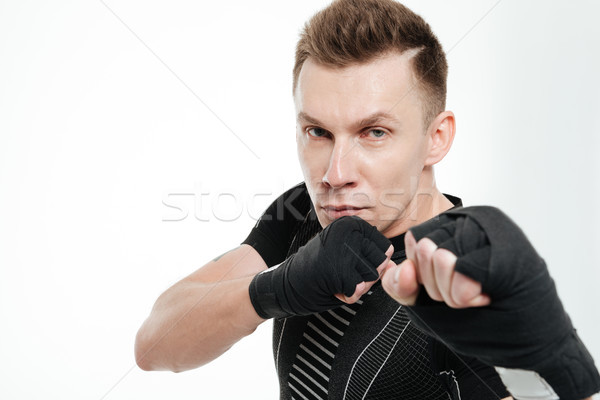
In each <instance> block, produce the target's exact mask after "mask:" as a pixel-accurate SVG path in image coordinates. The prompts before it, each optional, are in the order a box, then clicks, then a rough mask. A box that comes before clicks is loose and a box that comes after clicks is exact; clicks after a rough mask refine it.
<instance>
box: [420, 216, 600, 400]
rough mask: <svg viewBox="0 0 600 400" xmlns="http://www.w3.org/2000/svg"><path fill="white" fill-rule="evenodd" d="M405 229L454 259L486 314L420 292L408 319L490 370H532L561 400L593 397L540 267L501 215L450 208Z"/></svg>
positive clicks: (582, 354) (586, 361)
mask: <svg viewBox="0 0 600 400" xmlns="http://www.w3.org/2000/svg"><path fill="white" fill-rule="evenodd" d="M410 230H411V232H412V233H413V234H414V236H415V239H417V240H420V239H421V238H423V237H428V238H430V239H431V240H433V241H434V242H435V243H436V244H437V245H438V247H442V248H446V249H448V250H450V251H452V252H453V253H454V254H456V255H457V257H458V258H457V262H456V271H458V272H461V273H463V274H465V275H467V276H469V277H471V278H473V279H475V280H476V281H478V282H480V283H481V284H482V289H483V291H484V292H485V293H487V294H489V295H490V297H491V304H490V305H489V306H487V307H479V308H467V309H452V308H450V307H448V306H447V305H446V304H445V303H443V302H437V301H434V300H432V299H431V298H430V297H429V296H428V295H427V293H426V291H425V290H421V291H420V294H419V296H418V298H417V302H416V304H415V306H413V307H410V308H409V315H411V317H412V318H413V321H414V322H415V323H416V324H417V325H419V326H420V327H421V328H422V329H423V330H424V331H425V332H428V333H429V334H433V335H436V336H437V335H439V336H440V337H441V338H442V339H443V340H444V341H445V343H447V344H448V345H450V346H451V347H452V348H454V349H455V350H457V351H458V352H460V353H462V354H467V355H471V356H475V357H477V358H479V359H480V360H482V361H484V362H486V363H488V364H490V365H494V366H500V367H506V368H520V369H526V370H533V371H536V372H538V373H539V374H540V375H541V376H542V377H543V378H544V379H546V381H547V382H548V383H549V384H550V385H551V386H552V388H553V389H554V391H555V392H556V393H557V394H558V396H559V397H560V398H561V399H566V400H569V399H573V400H575V399H582V398H584V397H588V396H591V395H592V394H594V393H596V392H598V391H600V375H599V374H598V371H597V369H596V367H595V366H594V361H593V359H592V357H591V355H590V354H589V352H588V351H587V349H586V348H585V346H584V345H583V344H582V343H581V341H580V340H579V337H578V336H577V332H576V331H575V329H574V328H573V326H572V324H571V320H570V318H569V316H568V315H567V313H566V312H565V310H564V308H563V306H562V303H561V301H560V299H559V297H558V294H557V292H556V287H555V285H554V281H553V280H552V278H551V277H550V274H549V273H548V269H547V268H546V264H545V262H544V260H543V259H542V258H541V257H540V256H539V255H538V254H537V252H536V251H535V249H534V248H533V246H532V245H531V243H530V242H529V240H528V239H527V237H526V236H525V234H524V233H523V232H522V230H521V229H520V228H519V227H518V226H517V225H516V224H515V223H514V222H513V221H512V220H511V219H510V218H509V217H508V216H506V215H505V214H504V213H503V212H502V211H500V210H498V209H497V208H494V207H488V206H479V207H466V208H458V209H455V210H451V211H448V212H446V213H444V214H442V215H440V216H438V217H436V218H434V219H432V220H430V221H428V222H425V223H424V224H421V225H419V226H417V227H414V228H411V229H410Z"/></svg>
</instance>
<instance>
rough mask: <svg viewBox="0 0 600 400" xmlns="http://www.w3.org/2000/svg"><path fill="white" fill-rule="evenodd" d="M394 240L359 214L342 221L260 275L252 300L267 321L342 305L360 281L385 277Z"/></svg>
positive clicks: (252, 289)
mask: <svg viewBox="0 0 600 400" xmlns="http://www.w3.org/2000/svg"><path fill="white" fill-rule="evenodd" d="M390 244H391V243H390V241H389V240H388V239H387V238H386V237H385V236H383V235H382V234H381V233H380V232H379V231H378V230H377V228H375V227H374V226H372V225H370V224H369V223H368V222H366V221H364V220H363V219H361V218H359V217H355V216H345V217H342V218H338V219H336V220H335V221H333V222H332V223H331V224H329V225H328V226H327V227H326V228H325V229H324V230H323V231H322V232H320V233H319V234H318V235H317V236H316V237H314V238H312V239H311V240H310V241H308V243H306V244H305V245H304V246H302V247H301V248H300V249H299V250H298V251H297V252H296V254H294V255H292V256H290V257H288V258H287V259H286V260H285V261H284V262H283V263H282V264H280V265H279V266H278V267H277V268H271V269H268V270H266V271H264V272H263V273H260V274H257V275H256V276H255V277H254V279H253V280H252V282H251V283H250V288H249V291H250V300H251V301H252V305H253V306H254V308H255V309H256V312H257V313H258V315H260V316H261V317H262V318H273V317H277V318H281V317H288V316H292V315H308V314H312V313H316V312H320V311H325V310H328V309H331V308H334V307H339V306H340V305H342V304H343V303H342V302H341V301H340V300H338V299H337V298H336V297H335V294H337V293H343V294H345V295H346V296H348V297H350V296H352V294H353V293H354V291H355V290H356V285H357V284H358V283H360V282H363V281H364V282H369V281H374V280H376V279H377V278H379V274H378V273H377V267H378V266H379V265H381V263H383V261H384V260H385V258H386V257H385V254H384V253H385V251H386V250H387V249H388V248H389V247H390Z"/></svg>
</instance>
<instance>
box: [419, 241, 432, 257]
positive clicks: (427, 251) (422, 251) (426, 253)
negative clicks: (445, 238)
mask: <svg viewBox="0 0 600 400" xmlns="http://www.w3.org/2000/svg"><path fill="white" fill-rule="evenodd" d="M415 253H416V255H417V258H418V260H419V262H428V261H429V260H430V259H431V248H430V247H429V246H428V244H427V243H426V242H423V241H419V242H418V243H417V248H416V252H415Z"/></svg>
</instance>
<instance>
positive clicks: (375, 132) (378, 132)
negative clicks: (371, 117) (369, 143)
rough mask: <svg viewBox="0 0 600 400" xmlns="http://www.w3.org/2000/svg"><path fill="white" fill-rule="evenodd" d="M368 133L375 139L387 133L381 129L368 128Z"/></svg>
mask: <svg viewBox="0 0 600 400" xmlns="http://www.w3.org/2000/svg"><path fill="white" fill-rule="evenodd" d="M368 133H369V135H370V136H371V137H373V138H375V139H381V138H382V137H384V136H385V135H387V133H386V131H384V130H382V129H371V130H369V132H368Z"/></svg>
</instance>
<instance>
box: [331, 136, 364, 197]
mask: <svg viewBox="0 0 600 400" xmlns="http://www.w3.org/2000/svg"><path fill="white" fill-rule="evenodd" d="M355 156H356V154H355V143H353V141H351V140H342V141H336V142H335V144H334V146H333V149H332V151H331V155H330V157H329V166H328V167H327V171H326V172H325V175H324V176H323V183H324V184H325V185H326V186H329V187H331V188H334V189H338V188H342V187H344V186H350V187H352V186H355V185H356V183H357V178H358V177H357V172H358V171H357V168H356V167H357V165H356V164H357V163H356V159H355V158H356V157H355Z"/></svg>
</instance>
